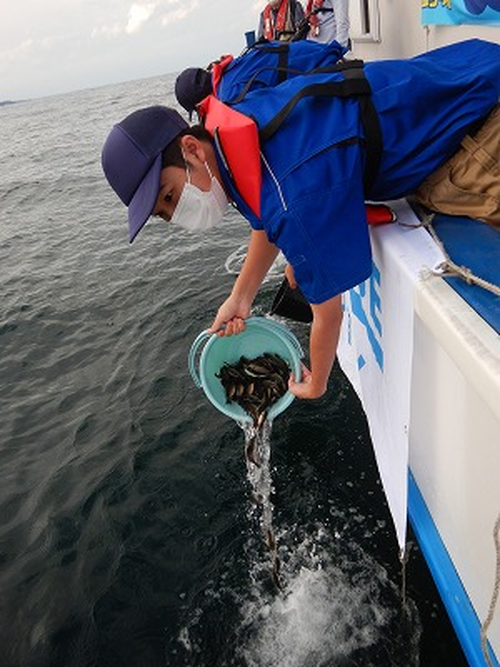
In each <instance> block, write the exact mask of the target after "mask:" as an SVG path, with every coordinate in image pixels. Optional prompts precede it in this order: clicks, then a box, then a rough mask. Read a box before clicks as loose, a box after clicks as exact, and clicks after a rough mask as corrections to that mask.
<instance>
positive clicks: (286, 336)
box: [189, 317, 304, 423]
mask: <svg viewBox="0 0 500 667" xmlns="http://www.w3.org/2000/svg"><path fill="white" fill-rule="evenodd" d="M245 324H246V329H245V331H243V332H242V333H239V334H235V335H234V336H217V334H210V333H208V332H206V331H202V332H201V333H200V334H199V335H198V336H197V338H196V339H195V341H194V342H193V344H192V345H191V350H190V352H189V371H190V373H191V377H192V378H193V381H194V383H195V385H196V386H197V387H200V388H202V389H203V391H204V392H205V394H206V396H207V398H208V400H209V401H210V402H211V403H212V404H213V405H214V406H215V407H216V408H217V409H218V410H220V412H222V413H223V414H225V415H227V416H228V417H231V418H232V419H235V420H236V421H237V422H240V423H241V422H247V423H252V421H253V420H252V417H251V416H250V415H249V414H248V413H247V412H246V411H245V410H244V409H243V408H242V407H241V406H240V405H238V404H237V403H233V402H230V403H228V401H227V398H226V391H225V389H224V387H223V386H222V384H221V381H220V379H219V378H218V377H216V375H217V373H219V371H220V369H221V367H222V366H223V365H224V364H225V363H227V364H235V363H237V362H238V361H239V360H240V357H242V356H243V357H247V358H248V359H255V358H256V357H260V356H261V355H262V354H264V353H265V352H269V353H271V354H278V355H279V356H280V357H281V358H282V359H284V360H285V361H286V362H287V363H288V365H289V366H290V370H291V372H292V373H293V374H294V376H295V377H296V378H297V379H299V380H300V376H301V364H300V360H301V358H302V357H303V356H304V353H303V351H302V348H301V346H300V343H299V341H298V340H297V338H296V337H295V336H294V334H293V333H292V332H291V331H290V330H289V329H288V328H287V327H285V326H283V325H282V324H280V323H279V322H275V321H274V320H271V319H268V318H266V317H250V318H248V320H246V321H245ZM200 349H201V353H200V354H199V360H198V364H197V357H198V352H199V351H200ZM293 399H294V396H293V394H291V393H290V392H289V391H287V392H286V393H285V394H284V395H283V396H282V397H281V398H280V399H279V400H278V401H276V403H274V404H273V405H272V406H271V408H270V409H269V412H268V414H267V417H268V419H270V420H272V419H274V418H275V417H276V416H277V415H279V414H280V413H281V412H283V410H286V408H287V407H288V406H289V405H290V403H291V402H292V401H293Z"/></svg>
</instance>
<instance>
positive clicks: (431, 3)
mask: <svg viewBox="0 0 500 667" xmlns="http://www.w3.org/2000/svg"><path fill="white" fill-rule="evenodd" d="M464 23H467V24H474V25H478V24H483V25H500V0H422V24H423V25H432V24H435V25H460V24H464Z"/></svg>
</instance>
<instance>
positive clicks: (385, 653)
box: [0, 75, 466, 667]
mask: <svg viewBox="0 0 500 667" xmlns="http://www.w3.org/2000/svg"><path fill="white" fill-rule="evenodd" d="M173 80H174V77H173V75H165V76H163V77H156V78H153V79H146V80H141V81H135V82H128V83H122V84H118V85H112V86H106V87H103V88H98V89H93V90H85V91H81V92H75V93H72V94H66V95H61V96H55V97H50V98H44V99H38V100H33V101H25V102H22V103H17V104H13V105H8V106H3V107H0V223H1V224H0V278H1V314H0V383H1V384H0V387H1V391H0V407H1V421H2V429H1V433H2V437H1V441H0V480H1V481H0V665H1V666H2V667H59V666H60V667H91V666H92V667H159V666H165V665H167V666H172V667H181V666H193V667H194V666H200V667H218V666H220V667H224V666H229V665H235V666H242V667H243V666H248V667H267V666H269V667H271V666H272V667H334V666H335V667H354V666H362V667H370V666H373V667H390V666H398V667H413V666H418V665H421V666H422V667H448V666H450V667H462V666H465V664H466V663H465V660H464V658H463V656H462V653H461V651H460V648H459V647H458V644H457V641H456V638H455V635H454V633H453V631H452V629H451V627H450V625H449V622H448V619H447V616H446V612H445V611H444V609H443V606H442V604H441V602H440V600H439V597H438V595H437V593H436V590H435V588H434V586H433V583H432V580H431V579H430V575H429V573H428V571H427V568H426V566H425V563H424V562H423V559H422V556H421V554H420V552H419V549H418V546H417V544H416V542H415V539H414V538H413V536H412V534H411V532H410V535H409V547H410V548H409V561H408V563H407V565H406V571H405V585H406V596H405V597H404V599H403V597H402V578H403V576H402V567H401V565H400V563H399V560H398V553H397V552H398V549H397V543H396V539H395V535H394V532H393V530H392V526H391V520H390V518H389V514H388V510H387V506H386V503H385V499H384V496H383V493H382V490H381V485H380V482H379V478H378V475H377V471H376V466H375V463H374V458H373V454H372V450H371V445H370V439H369V435H368V431H367V426H366V422H365V419H364V416H363V413H362V411H361V409H360V406H359V403H358V401H357V398H356V396H355V395H354V394H353V392H352V390H351V388H350V385H349V383H348V382H347V381H346V379H345V377H344V376H343V374H342V373H341V371H340V369H338V368H336V369H335V372H334V373H333V375H332V378H331V382H330V385H329V388H328V393H327V395H326V396H325V397H324V398H322V399H320V400H317V401H313V402H300V401H294V402H293V403H292V405H291V406H290V407H289V408H288V410H287V411H286V412H285V413H283V414H282V415H280V416H279V417H278V418H277V419H276V420H275V421H274V423H273V425H272V432H271V435H270V445H271V468H270V470H271V476H272V489H273V493H272V503H273V526H274V531H275V535H276V540H277V549H278V553H279V556H280V560H281V580H282V589H281V590H278V589H277V588H276V586H275V585H274V584H273V581H272V578H271V577H270V556H269V551H268V549H267V548H266V544H265V540H264V538H263V535H262V531H261V524H260V519H259V514H258V512H259V509H258V507H257V508H256V507H255V505H254V504H252V502H251V493H250V491H251V489H250V484H249V480H248V475H247V468H246V464H245V455H244V442H245V439H244V433H243V431H242V429H241V428H240V427H239V426H238V425H237V424H236V423H235V422H233V421H232V420H230V419H228V418H227V417H225V416H224V415H222V414H220V413H219V412H218V411H217V410H216V409H215V408H214V407H213V406H212V405H211V404H210V403H209V402H208V401H207V399H206V398H205V396H204V394H203V392H202V391H200V390H199V389H197V388H196V387H195V385H194V383H193V381H192V379H191V377H190V374H189V370H188V363H187V358H188V353H189V349H190V346H191V343H192V341H193V340H194V338H195V337H196V336H197V334H198V333H199V332H200V331H202V330H203V329H205V328H206V327H207V326H209V325H210V323H211V321H212V318H213V316H214V314H215V312H216V310H217V307H218V306H219V304H220V303H221V302H222V300H223V299H224V298H225V296H226V295H227V294H228V292H229V290H230V288H231V285H232V282H233V280H234V275H233V273H232V271H231V270H228V268H229V269H230V268H231V266H229V267H228V266H227V260H228V258H230V257H231V256H232V254H233V253H234V252H235V251H236V250H237V249H238V248H240V246H242V245H244V244H245V243H246V240H247V236H248V227H247V224H246V223H245V221H244V220H243V219H242V218H241V217H240V216H239V215H238V214H237V213H236V212H231V213H229V214H228V215H227V216H226V218H225V220H224V221H223V223H222V224H221V226H220V227H219V228H217V229H215V230H213V231H212V232H210V233H207V234H205V235H202V236H196V235H192V234H189V233H188V232H184V231H182V230H178V231H177V232H176V233H172V231H171V230H169V229H168V227H167V225H166V224H165V223H162V222H161V221H155V222H151V223H150V224H149V225H147V226H146V228H145V229H144V230H143V232H142V233H141V235H140V236H139V237H138V239H137V241H136V242H135V243H134V244H133V246H130V245H129V244H128V240H127V226H126V212H125V209H124V207H123V206H122V205H121V203H120V202H119V201H118V199H117V198H116V196H115V195H114V193H113V192H112V191H111V190H110V188H109V187H108V185H107V183H106V182H105V180H104V177H103V175H102V172H101V167H100V150H101V146H102V143H103V141H104V139H105V137H106V136H107V133H108V131H109V130H110V128H111V126H112V124H113V123H114V122H117V121H118V120H120V119H121V118H122V117H124V116H125V115H126V114H127V113H129V112H131V111H132V110H134V109H136V108H138V107H140V106H146V105H149V104H156V103H167V104H172V103H173V98H172V84H173ZM279 281H280V278H279V276H278V275H274V276H272V277H271V279H270V280H269V281H268V282H266V283H265V284H264V285H263V288H262V290H261V292H260V294H259V296H258V298H257V300H256V303H255V314H259V315H265V314H266V313H268V311H269V308H270V305H271V303H272V299H273V295H274V292H275V291H276V289H277V287H278V284H279ZM290 326H291V328H292V329H293V331H294V333H295V334H296V335H297V336H298V337H299V339H300V340H301V341H302V343H303V345H304V346H305V347H306V345H307V333H308V332H307V326H306V325H297V324H293V323H292V324H290Z"/></svg>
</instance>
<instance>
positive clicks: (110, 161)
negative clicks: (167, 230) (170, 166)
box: [101, 106, 189, 243]
mask: <svg viewBox="0 0 500 667" xmlns="http://www.w3.org/2000/svg"><path fill="white" fill-rule="evenodd" d="M188 127H189V125H188V123H186V121H185V120H184V119H183V118H182V116H181V115H180V114H179V113H178V112H177V111H175V109H169V108H168V107H162V106H153V107H147V108H145V109H139V110H138V111H134V112H133V113H131V114H130V115H129V116H127V117H126V118H125V119H124V120H122V121H121V123H117V124H116V125H115V126H114V127H113V129H112V130H111V132H110V133H109V135H108V138H107V139H106V141H105V143H104V146H103V149H102V156H101V161H102V168H103V170H104V174H105V175H106V178H107V179H108V182H109V184H110V185H111V187H112V188H113V190H114V191H115V192H116V194H117V195H118V196H119V197H120V199H121V200H122V202H123V203H124V204H125V206H128V226H129V240H130V243H132V241H133V240H134V239H135V237H136V236H137V234H138V233H139V232H140V231H141V229H142V228H143V227H144V225H145V224H146V222H147V220H148V218H149V216H150V215H151V213H152V212H153V209H154V206H155V203H156V199H157V197H158V192H159V190H160V173H161V154H162V151H163V150H164V149H165V148H166V147H167V146H168V145H169V144H170V143H171V142H172V141H173V140H174V139H175V138H176V137H178V136H179V134H180V133H181V132H182V131H183V130H185V129H186V128H188Z"/></svg>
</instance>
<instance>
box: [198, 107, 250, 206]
mask: <svg viewBox="0 0 500 667" xmlns="http://www.w3.org/2000/svg"><path fill="white" fill-rule="evenodd" d="M198 111H199V113H200V116H201V118H202V119H203V124H204V126H205V128H206V129H207V130H208V131H209V132H210V134H211V135H212V136H213V138H214V141H215V143H216V145H217V147H218V148H219V151H220V154H221V157H222V159H223V161H225V165H224V166H225V167H226V169H227V171H228V173H229V176H230V177H231V179H232V181H233V183H234V185H235V186H236V189H237V190H238V192H239V193H240V195H241V196H242V198H243V199H244V200H245V202H246V203H247V205H248V206H249V207H250V209H251V210H252V211H253V213H255V215H256V216H257V217H258V218H260V188H261V184H262V173H261V168H260V148H259V133H258V129H257V125H256V124H255V122H254V121H253V120H252V119H251V118H249V117H248V116H245V115H243V114H242V113H240V112H239V111H236V110H235V109H232V108H231V107H229V106H227V105H226V104H224V102H221V101H220V100H218V99H217V98H216V97H215V95H208V97H205V99H204V100H202V101H201V102H200V104H199V106H198Z"/></svg>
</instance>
